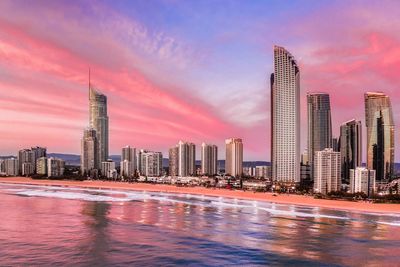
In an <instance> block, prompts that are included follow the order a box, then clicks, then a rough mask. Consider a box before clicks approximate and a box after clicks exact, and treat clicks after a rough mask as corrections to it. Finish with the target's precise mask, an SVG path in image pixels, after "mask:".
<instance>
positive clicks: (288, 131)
mask: <svg viewBox="0 0 400 267" xmlns="http://www.w3.org/2000/svg"><path fill="white" fill-rule="evenodd" d="M271 137H272V138H271V142H272V143H271V161H272V179H273V180H274V181H279V182H285V183H293V182H296V183H297V182H300V70H299V67H298V65H297V63H296V60H295V59H294V57H293V56H292V55H291V54H290V53H289V52H288V51H287V50H286V49H285V48H283V47H279V46H275V47H274V73H273V74H271Z"/></svg>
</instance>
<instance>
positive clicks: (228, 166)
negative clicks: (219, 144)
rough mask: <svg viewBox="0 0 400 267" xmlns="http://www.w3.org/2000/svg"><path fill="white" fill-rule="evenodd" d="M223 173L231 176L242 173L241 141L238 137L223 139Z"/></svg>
mask: <svg viewBox="0 0 400 267" xmlns="http://www.w3.org/2000/svg"><path fill="white" fill-rule="evenodd" d="M225 145H226V151H225V153H226V157H225V173H226V174H228V175H232V176H242V175H243V142H242V139H240V138H230V139H226V140H225Z"/></svg>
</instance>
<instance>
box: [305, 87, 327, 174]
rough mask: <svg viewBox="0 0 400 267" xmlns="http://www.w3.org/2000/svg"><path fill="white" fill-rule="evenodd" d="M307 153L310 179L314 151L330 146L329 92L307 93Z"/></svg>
mask: <svg viewBox="0 0 400 267" xmlns="http://www.w3.org/2000/svg"><path fill="white" fill-rule="evenodd" d="M307 118H308V139H307V144H308V149H307V151H308V153H309V154H310V157H309V159H308V160H309V165H310V167H311V179H313V178H314V173H313V170H314V154H315V152H316V151H321V150H324V149H325V148H332V121H331V104H330V98H329V94H326V93H308V94H307Z"/></svg>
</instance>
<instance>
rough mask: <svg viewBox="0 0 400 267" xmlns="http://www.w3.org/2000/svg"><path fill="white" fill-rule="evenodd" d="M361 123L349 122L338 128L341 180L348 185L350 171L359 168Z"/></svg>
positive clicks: (360, 158)
mask: <svg viewBox="0 0 400 267" xmlns="http://www.w3.org/2000/svg"><path fill="white" fill-rule="evenodd" d="M361 134H362V128H361V121H356V120H351V121H348V122H345V123H343V124H342V125H341V126H340V157H341V165H342V178H343V181H344V182H345V183H347V184H348V183H350V169H356V168H357V167H361V160H362V154H361V146H362V140H361Z"/></svg>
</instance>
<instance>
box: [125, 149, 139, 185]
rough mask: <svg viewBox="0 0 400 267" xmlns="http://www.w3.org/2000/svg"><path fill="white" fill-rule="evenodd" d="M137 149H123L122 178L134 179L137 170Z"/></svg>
mask: <svg viewBox="0 0 400 267" xmlns="http://www.w3.org/2000/svg"><path fill="white" fill-rule="evenodd" d="M136 162H137V159H136V148H132V147H130V146H126V147H124V148H122V154H121V176H122V177H124V178H125V177H132V176H134V174H135V170H136Z"/></svg>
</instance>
